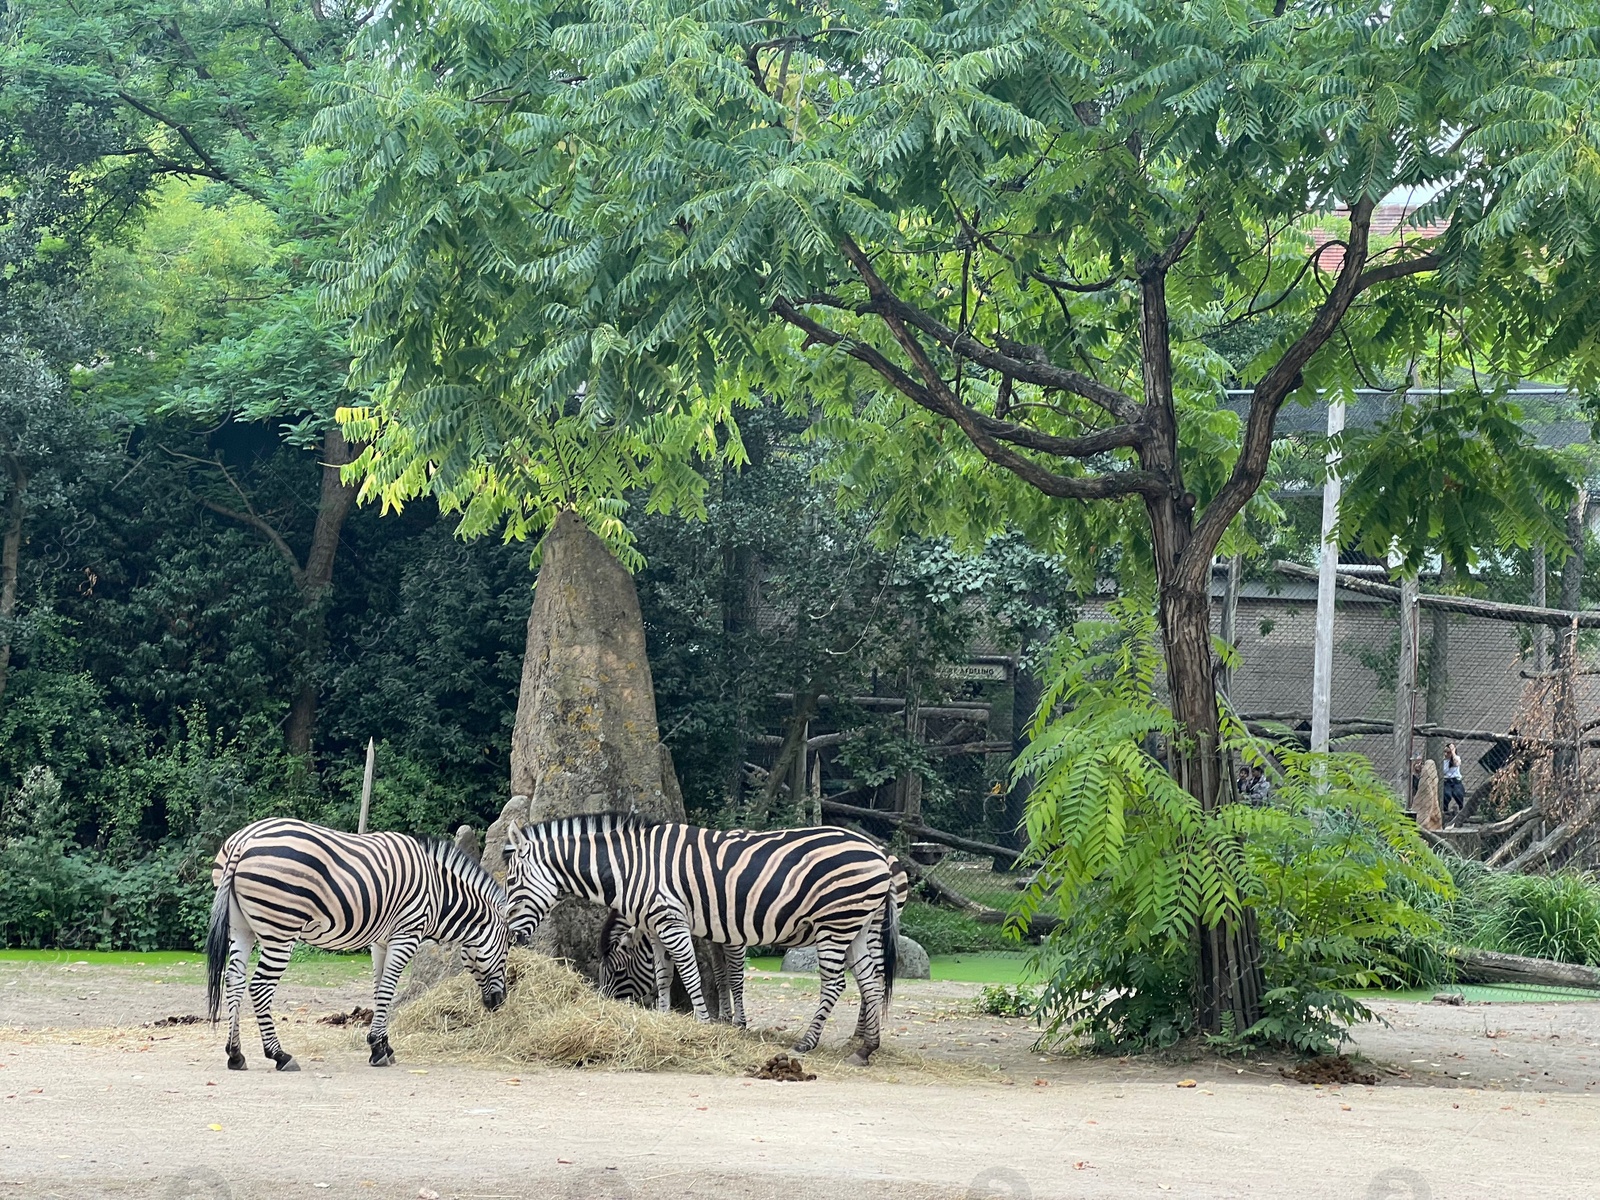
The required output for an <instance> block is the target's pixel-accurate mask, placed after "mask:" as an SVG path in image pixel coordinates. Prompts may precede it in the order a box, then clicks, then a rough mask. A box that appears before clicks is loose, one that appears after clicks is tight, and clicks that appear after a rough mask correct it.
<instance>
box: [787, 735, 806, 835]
mask: <svg viewBox="0 0 1600 1200" xmlns="http://www.w3.org/2000/svg"><path fill="white" fill-rule="evenodd" d="M810 738H811V722H810V721H807V722H806V723H805V724H803V725H801V726H800V745H799V747H798V748H797V750H796V751H795V756H794V763H793V765H792V766H791V767H790V769H789V805H790V807H791V808H792V809H793V811H794V819H795V821H796V823H799V822H801V821H804V820H805V813H806V808H807V796H806V791H807V787H806V776H807V771H806V766H807V763H808V762H809V759H810V747H809V746H807V744H806V743H807V742H808V741H809V740H810Z"/></svg>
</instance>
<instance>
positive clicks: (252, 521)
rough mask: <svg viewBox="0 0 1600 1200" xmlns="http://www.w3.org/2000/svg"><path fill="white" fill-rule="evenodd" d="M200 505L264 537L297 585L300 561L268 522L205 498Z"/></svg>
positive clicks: (252, 514) (250, 513)
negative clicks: (279, 555) (284, 563)
mask: <svg viewBox="0 0 1600 1200" xmlns="http://www.w3.org/2000/svg"><path fill="white" fill-rule="evenodd" d="M200 503H201V504H203V505H205V506H206V507H207V508H209V509H210V510H211V511H212V512H214V513H216V514H217V515H218V516H223V517H227V518H228V519H229V520H231V521H238V522H239V523H240V524H242V525H248V526H250V528H251V529H254V530H255V531H256V532H257V533H260V534H261V535H262V536H263V537H265V538H266V539H267V540H268V541H269V542H271V543H272V545H273V547H274V548H275V549H276V550H277V551H278V553H279V554H281V555H283V559H284V561H285V562H286V563H288V564H289V571H290V573H291V574H292V575H293V576H294V581H295V584H296V586H298V585H299V583H300V560H299V559H298V558H297V557H295V552H294V550H293V548H291V547H290V545H289V543H288V542H286V541H284V539H283V534H281V533H279V532H278V531H277V530H276V529H274V528H273V527H272V525H271V524H270V523H269V522H267V521H265V520H263V519H262V518H261V517H258V516H257V515H256V514H255V513H253V512H239V511H238V510H237V509H233V508H228V507H227V506H226V505H222V504H218V503H217V502H216V501H215V500H207V499H206V498H205V497H201V499H200Z"/></svg>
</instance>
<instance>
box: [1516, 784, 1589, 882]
mask: <svg viewBox="0 0 1600 1200" xmlns="http://www.w3.org/2000/svg"><path fill="white" fill-rule="evenodd" d="M1597 811H1600V804H1597V803H1596V802H1595V801H1590V802H1589V803H1588V804H1586V805H1584V806H1583V808H1582V809H1580V810H1579V811H1578V812H1576V813H1575V814H1573V816H1572V817H1571V818H1570V819H1568V820H1566V821H1563V822H1562V823H1561V824H1560V825H1557V826H1556V827H1555V828H1554V829H1552V830H1551V831H1550V833H1549V836H1547V837H1546V838H1545V839H1544V840H1543V841H1539V842H1535V843H1534V844H1533V845H1531V846H1529V847H1528V848H1527V849H1526V850H1524V851H1523V852H1522V853H1521V854H1519V855H1517V857H1515V858H1513V859H1512V860H1511V861H1510V862H1508V863H1507V864H1506V870H1507V871H1525V870H1527V869H1528V868H1529V867H1531V866H1534V865H1541V866H1542V865H1543V864H1544V863H1546V862H1547V861H1549V859H1550V856H1551V855H1553V854H1554V853H1555V852H1556V851H1557V850H1559V849H1561V847H1563V846H1565V845H1566V844H1567V843H1568V842H1570V841H1571V840H1572V839H1573V838H1574V837H1576V836H1577V835H1578V834H1580V833H1582V832H1583V831H1584V830H1585V829H1587V828H1589V826H1590V825H1591V824H1593V822H1594V818H1595V814H1596V812H1597Z"/></svg>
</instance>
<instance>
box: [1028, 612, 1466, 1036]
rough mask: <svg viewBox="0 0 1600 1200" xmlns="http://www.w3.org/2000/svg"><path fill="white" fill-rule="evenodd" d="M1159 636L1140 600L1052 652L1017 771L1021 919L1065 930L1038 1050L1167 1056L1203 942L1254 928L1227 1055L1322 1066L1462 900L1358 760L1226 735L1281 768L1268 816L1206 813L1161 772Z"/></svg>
mask: <svg viewBox="0 0 1600 1200" xmlns="http://www.w3.org/2000/svg"><path fill="white" fill-rule="evenodd" d="M1158 645H1159V643H1158V641H1157V630H1156V628H1155V620H1154V617H1153V616H1152V615H1151V614H1150V609H1149V607H1148V606H1147V605H1144V604H1142V603H1140V602H1139V600H1138V599H1129V600H1121V601H1118V602H1116V603H1114V604H1113V605H1112V606H1111V610H1110V613H1109V619H1108V620H1105V621H1098V622H1080V623H1079V624H1078V625H1076V626H1074V627H1073V628H1072V629H1071V630H1069V631H1068V632H1067V633H1066V634H1064V635H1063V636H1062V637H1061V638H1059V639H1058V640H1057V641H1056V643H1055V644H1054V646H1053V647H1052V649H1051V652H1050V655H1049V658H1048V660H1047V663H1046V665H1045V667H1044V676H1045V680H1046V687H1045V689H1044V693H1043V696H1042V698H1041V702H1040V705H1039V709H1038V711H1037V712H1036V714H1035V715H1034V718H1033V723H1032V726H1031V734H1032V741H1031V743H1030V745H1029V748H1028V750H1027V751H1026V752H1025V753H1024V754H1023V755H1022V756H1021V757H1020V758H1019V760H1018V763H1017V767H1016V769H1017V771H1018V772H1019V773H1025V774H1027V775H1029V776H1031V777H1032V780H1033V790H1032V792H1031V794H1030V797H1029V803H1028V811H1027V832H1028V839H1029V849H1028V853H1029V857H1030V860H1031V861H1032V862H1033V863H1035V864H1037V866H1038V868H1039V870H1038V873H1037V875H1036V877H1035V879H1034V882H1033V885H1032V886H1031V888H1030V889H1029V890H1028V891H1027V892H1026V893H1025V895H1024V897H1023V901H1022V903H1021V905H1020V906H1019V909H1018V914H1017V915H1018V920H1026V918H1027V917H1028V916H1030V915H1031V914H1032V913H1034V912H1036V911H1038V910H1040V909H1042V908H1046V907H1050V908H1054V909H1055V911H1056V912H1057V913H1058V914H1059V915H1060V917H1061V918H1062V920H1063V922H1064V924H1063V928H1062V929H1061V930H1060V931H1058V933H1057V935H1055V936H1054V937H1053V938H1052V939H1051V942H1050V943H1049V945H1048V946H1047V947H1046V949H1045V950H1044V952H1043V958H1042V960H1041V970H1042V973H1043V974H1045V975H1046V976H1048V977H1049V979H1050V983H1049V985H1048V986H1047V988H1046V990H1045V993H1044V996H1043V997H1042V999H1041V1002H1040V1010H1039V1011H1040V1013H1041V1016H1042V1018H1043V1021H1044V1023H1045V1026H1046V1030H1047V1034H1049V1035H1052V1036H1062V1035H1071V1034H1089V1035H1091V1036H1093V1037H1094V1038H1095V1039H1096V1040H1097V1041H1100V1042H1104V1043H1126V1042H1134V1043H1139V1044H1152V1043H1153V1044H1162V1043H1167V1042H1171V1041H1173V1040H1175V1039H1176V1038H1178V1037H1181V1036H1183V1035H1184V1034H1185V1033H1187V1032H1188V1031H1189V1023H1188V1013H1189V1010H1190V1009H1191V1008H1192V975H1193V972H1194V966H1195V963H1194V958H1195V949H1194V948H1195V945H1196V933H1197V930H1199V929H1200V928H1201V927H1202V926H1204V925H1214V924H1222V923H1233V922H1237V921H1240V920H1242V919H1243V918H1244V915H1245V913H1246V911H1247V910H1249V911H1251V912H1253V913H1254V914H1255V916H1256V919H1257V924H1258V927H1259V929H1260V932H1261V939H1262V950H1263V955H1264V963H1265V968H1266V974H1267V982H1268V985H1269V991H1268V993H1267V995H1266V997H1265V1008H1266V1016H1265V1017H1264V1018H1263V1019H1262V1020H1261V1021H1260V1022H1258V1023H1257V1024H1256V1025H1255V1026H1254V1027H1252V1028H1251V1029H1248V1030H1241V1031H1239V1032H1238V1033H1237V1034H1235V1035H1233V1037H1234V1039H1235V1040H1250V1041H1260V1040H1265V1041H1271V1042H1275V1043H1279V1044H1285V1045H1289V1046H1292V1047H1295V1048H1297V1049H1302V1050H1311V1049H1320V1048H1324V1047H1326V1046H1327V1045H1329V1044H1331V1043H1334V1042H1337V1041H1338V1040H1339V1039H1340V1038H1342V1036H1343V1030H1344V1028H1345V1027H1346V1026H1347V1025H1349V1024H1350V1023H1352V1022H1354V1021H1357V1020H1362V1019H1366V1018H1367V1017H1368V1016H1370V1013H1369V1012H1368V1011H1367V1010H1366V1009H1365V1008H1364V1007H1363V1006H1362V1005H1361V1004H1360V1003H1359V1001H1356V1000H1354V999H1352V998H1351V997H1349V996H1348V995H1347V994H1346V992H1345V991H1344V989H1349V988H1362V987H1371V986H1375V985H1378V984H1381V983H1384V982H1387V981H1391V980H1396V979H1400V978H1403V977H1404V976H1405V974H1406V964H1405V963H1404V962H1403V961H1402V960H1401V959H1400V958H1399V957H1398V956H1397V955H1396V953H1395V951H1394V946H1395V944H1396V943H1397V942H1400V941H1403V940H1405V939H1408V938H1409V939H1426V938H1428V937H1430V936H1432V935H1433V934H1435V933H1436V932H1437V930H1438V928H1439V925H1438V922H1437V920H1436V919H1435V917H1434V916H1432V915H1431V914H1430V913H1429V912H1428V911H1427V908H1428V906H1427V905H1426V904H1420V905H1419V904H1418V903H1416V902H1415V901H1416V899H1417V897H1419V896H1434V897H1443V896H1446V895H1448V894H1449V893H1450V891H1451V881H1450V877H1449V875H1448V873H1447V872H1446V871H1445V870H1444V868H1443V866H1442V865H1441V864H1440V863H1439V861H1438V860H1437V858H1435V856H1434V855H1433V854H1432V853H1431V852H1430V851H1429V850H1428V849H1427V847H1426V846H1425V845H1424V844H1423V843H1422V841H1421V839H1420V837H1419V835H1418V833H1417V831H1416V827H1415V824H1414V823H1412V822H1411V821H1409V820H1408V819H1407V818H1406V816H1405V814H1404V813H1403V812H1402V811H1401V809H1400V806H1399V804H1398V802H1397V801H1396V800H1395V798H1394V796H1393V795H1392V794H1391V793H1390V792H1389V791H1388V789H1387V788H1386V787H1385V786H1384V784H1383V783H1382V781H1381V780H1379V779H1378V777H1377V776H1376V774H1375V773H1374V772H1373V770H1372V767H1371V764H1370V763H1369V762H1368V761H1367V760H1366V759H1364V758H1362V757H1360V756H1359V755H1348V754H1324V755H1318V754H1311V753H1309V752H1308V751H1305V750H1303V749H1300V748H1298V747H1297V746H1294V745H1292V744H1282V745H1277V744H1271V743H1266V742H1262V741H1260V740H1258V739H1256V738H1253V737H1251V736H1250V735H1249V734H1248V733H1247V732H1246V731H1245V729H1244V728H1243V726H1242V725H1241V724H1240V723H1239V722H1237V721H1225V722H1224V750H1225V752H1227V753H1229V754H1232V755H1235V756H1237V757H1239V758H1241V759H1243V760H1245V761H1251V762H1263V761H1270V762H1272V763H1273V764H1274V770H1275V773H1276V775H1277V776H1278V779H1277V786H1276V788H1275V790H1274V795H1273V800H1272V802H1271V803H1270V804H1267V805H1264V806H1256V805H1249V804H1242V803H1226V804H1223V805H1221V806H1220V807H1217V808H1215V809H1213V810H1212V811H1206V810H1205V809H1204V808H1203V806H1202V805H1201V802H1200V801H1199V800H1198V799H1197V798H1196V797H1194V796H1192V795H1191V794H1190V793H1188V792H1187V791H1185V790H1184V789H1183V788H1182V787H1180V786H1179V784H1178V783H1177V781H1176V780H1175V779H1174V778H1173V777H1172V776H1171V775H1170V774H1169V773H1168V771H1167V769H1166V767H1165V765H1164V764H1163V763H1162V762H1161V760H1160V759H1158V758H1157V757H1156V756H1155V755H1154V754H1153V753H1152V749H1153V746H1152V740H1153V739H1158V738H1159V739H1171V738H1175V737H1177V736H1179V733H1180V731H1179V730H1178V728H1177V726H1176V724H1175V722H1174V721H1173V718H1172V715H1171V713H1170V711H1169V710H1168V709H1167V708H1166V707H1165V706H1164V705H1163V704H1162V703H1161V702H1160V700H1159V699H1158V697H1157V694H1156V681H1157V679H1158V677H1159V672H1160V669H1161V658H1160V654H1159V649H1158Z"/></svg>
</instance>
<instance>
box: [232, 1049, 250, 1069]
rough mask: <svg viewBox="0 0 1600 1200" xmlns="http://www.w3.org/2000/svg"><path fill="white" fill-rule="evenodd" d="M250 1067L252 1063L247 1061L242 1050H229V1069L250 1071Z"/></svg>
mask: <svg viewBox="0 0 1600 1200" xmlns="http://www.w3.org/2000/svg"><path fill="white" fill-rule="evenodd" d="M249 1069H250V1064H249V1063H247V1062H245V1060H244V1054H243V1053H242V1052H241V1051H238V1050H229V1051H228V1070H230V1071H248V1070H249Z"/></svg>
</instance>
